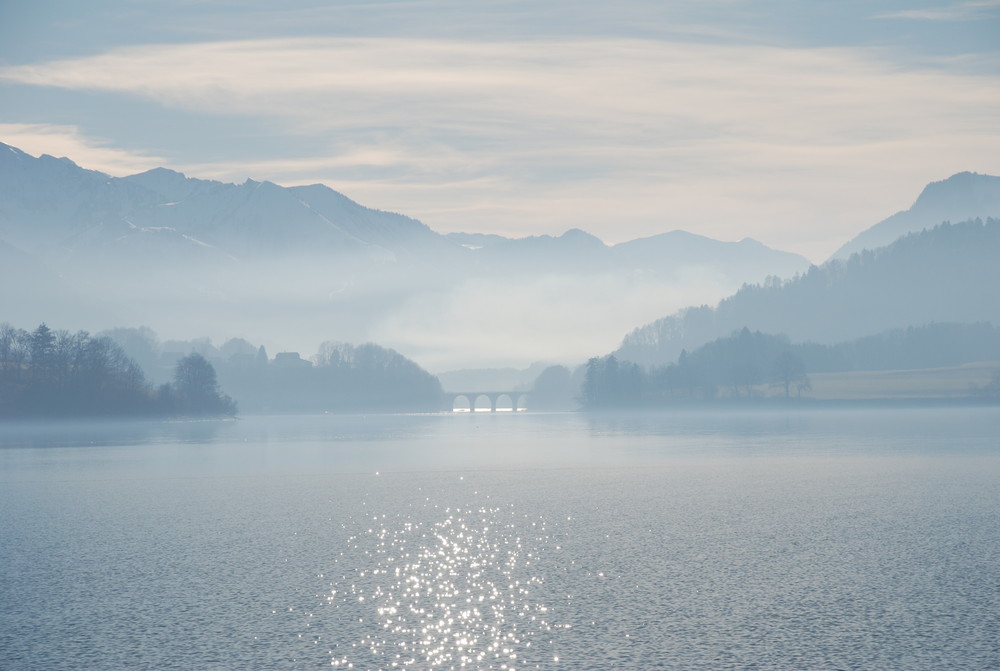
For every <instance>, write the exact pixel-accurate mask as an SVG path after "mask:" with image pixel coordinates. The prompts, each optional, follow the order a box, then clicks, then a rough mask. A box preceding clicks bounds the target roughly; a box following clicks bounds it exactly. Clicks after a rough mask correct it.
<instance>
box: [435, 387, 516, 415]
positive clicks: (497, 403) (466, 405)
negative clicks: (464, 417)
mask: <svg viewBox="0 0 1000 671" xmlns="http://www.w3.org/2000/svg"><path fill="white" fill-rule="evenodd" d="M527 407H528V393H527V392H523V391H472V392H470V391H461V392H450V393H447V394H445V395H444V410H445V411H446V412H470V413H471V412H498V411H499V412H519V411H521V410H525V409H527Z"/></svg>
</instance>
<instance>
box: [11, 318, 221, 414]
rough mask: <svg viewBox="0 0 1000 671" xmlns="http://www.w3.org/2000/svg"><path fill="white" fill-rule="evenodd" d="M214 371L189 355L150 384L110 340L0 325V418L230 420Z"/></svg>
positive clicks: (136, 365) (141, 371)
mask: <svg viewBox="0 0 1000 671" xmlns="http://www.w3.org/2000/svg"><path fill="white" fill-rule="evenodd" d="M235 412H236V405H235V403H234V402H233V401H232V399H230V398H229V397H228V396H226V395H224V394H222V393H221V391H220V389H219V384H218V380H217V378H216V374H215V370H214V368H212V366H211V364H209V363H208V362H207V361H206V360H205V359H204V358H203V357H201V356H200V355H197V354H191V355H189V356H187V357H184V358H182V359H180V360H179V361H178V362H177V365H176V368H175V372H174V377H173V380H172V381H171V382H165V383H163V384H161V385H160V386H158V387H154V386H153V385H152V384H151V383H150V382H149V381H148V380H147V379H146V376H145V374H144V372H143V370H142V368H141V367H140V366H139V364H138V363H136V362H135V361H134V360H133V359H132V358H131V357H129V356H128V355H127V354H126V353H125V351H124V349H123V348H122V347H121V346H120V345H118V344H117V343H116V342H114V341H113V340H112V339H111V338H108V337H100V336H92V335H90V334H89V333H87V332H86V331H78V332H76V333H70V332H69V331H53V330H52V329H50V328H49V327H48V326H47V325H46V324H45V323H42V324H40V325H39V326H38V327H37V328H36V329H35V330H33V331H30V332H29V331H25V330H24V329H18V328H14V327H13V326H11V325H10V324H6V323H3V324H0V416H2V417H72V416H80V417H84V416H87V417H89V416H105V417H110V416H169V415H202V416H203V415H232V414H235Z"/></svg>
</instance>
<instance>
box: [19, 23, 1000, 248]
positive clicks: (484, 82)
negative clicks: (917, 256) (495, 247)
mask: <svg viewBox="0 0 1000 671" xmlns="http://www.w3.org/2000/svg"><path fill="white" fill-rule="evenodd" d="M0 80H5V81H7V82H12V83H19V84H26V85H35V86H46V87H58V88H63V89H71V90H83V91H109V92H114V93H118V94H128V95H132V96H138V97H140V98H143V99H146V100H152V101H155V102H156V103H158V104H160V105H162V106H163V107H165V108H174V109H182V110H185V111H186V112H195V113H200V114H208V115H215V116H218V117H221V118H227V117H231V116H232V115H242V116H245V117H247V118H254V119H267V120H268V124H269V126H270V127H271V128H272V129H276V130H274V132H275V133H276V134H279V135H280V134H285V135H287V136H289V137H300V138H310V140H311V141H312V142H311V144H312V145H313V146H314V147H315V150H314V151H313V152H312V154H311V155H309V156H301V155H300V156H287V157H282V158H280V159H274V158H267V159H255V158H254V157H253V156H250V157H241V160H240V161H239V162H238V163H237V162H229V163H213V164H205V163H200V164H192V165H188V166H172V167H177V168H179V169H182V170H184V171H185V172H188V173H189V174H193V175H194V176H206V177H215V178H219V179H232V180H233V181H241V180H242V179H244V178H246V177H249V176H252V177H254V178H256V179H270V180H272V181H276V182H279V183H303V182H316V181H323V182H326V183H329V184H331V186H334V187H335V188H338V189H340V190H343V191H345V193H347V195H349V196H351V197H353V198H355V199H358V200H360V201H361V202H364V203H365V204H369V205H372V206H375V207H379V208H382V209H391V210H396V211H402V212H406V213H408V214H412V215H414V216H417V217H418V218H421V219H423V220H424V221H425V222H426V223H428V224H430V225H432V226H433V227H434V228H437V229H439V230H493V231H499V230H512V228H513V229H517V227H521V228H522V229H529V230H534V232H538V231H543V230H544V231H551V232H558V231H560V230H565V229H566V228H569V227H572V226H580V227H582V228H585V229H587V230H590V231H592V232H594V233H595V234H597V235H599V236H601V237H602V238H605V239H607V240H609V241H618V240H621V239H627V238H630V237H638V235H637V234H636V233H635V231H636V230H637V227H640V226H645V227H653V226H657V225H659V222H660V221H662V220H663V219H664V218H665V217H667V216H672V217H675V218H676V219H675V220H673V221H670V222H669V223H670V225H671V227H682V228H696V230H698V231H699V232H700V233H703V234H706V235H713V236H715V237H721V238H723V239H738V238H739V237H743V235H745V234H746V231H745V229H746V228H747V227H748V226H749V227H752V228H756V230H758V231H761V230H763V231H766V232H769V233H768V234H767V235H763V234H758V235H757V236H756V237H762V238H764V240H763V241H764V242H766V243H768V244H771V245H773V246H782V245H783V243H784V241H786V240H792V239H796V236H799V238H805V237H806V236H804V235H802V233H801V231H802V228H803V226H802V219H801V217H802V212H803V211H806V212H808V211H812V212H815V211H816V210H821V211H825V212H836V213H837V217H838V218H839V219H840V221H836V222H835V221H831V220H829V219H828V220H826V221H825V222H815V223H816V224H817V225H820V226H821V227H822V226H825V227H826V228H830V227H831V226H832V225H833V224H836V225H839V226H844V225H845V222H847V221H850V222H851V225H852V226H856V229H860V228H862V227H864V226H865V225H870V224H871V223H873V221H877V220H878V219H880V218H882V217H884V216H886V215H887V214H891V213H892V212H891V211H889V212H886V211H885V208H886V205H885V203H886V201H887V195H888V197H890V198H891V197H893V196H898V197H900V198H901V199H902V200H901V202H900V201H893V200H889V202H898V203H899V207H900V208H901V207H905V206H907V205H908V204H909V202H910V201H911V200H912V197H913V193H914V191H915V190H916V189H919V187H920V186H921V185H922V184H924V183H926V182H928V181H932V180H935V179H942V178H944V177H946V176H948V174H950V172H948V171H955V172H957V171H959V170H978V171H982V172H995V170H996V166H995V164H984V158H983V157H990V156H996V155H998V150H1000V89H998V88H997V86H996V80H995V78H992V77H987V76H982V75H975V74H969V73H964V74H961V73H956V72H955V71H949V70H947V69H944V68H942V69H937V70H935V69H923V70H904V69H901V68H900V67H899V66H898V65H897V64H895V63H893V62H891V61H889V60H887V59H886V58H885V57H884V54H883V53H881V52H879V51H874V50H860V49H789V48H776V47H765V46H737V45H731V44H729V45H722V44H694V43H675V42H674V43H671V42H661V41H655V40H638V39H573V40H570V39H559V40H542V39H536V40H532V41H526V42H509V41H506V42H502V41H494V42H489V41H486V42H464V41H447V40H419V39H393V38H350V39H316V38H309V39H276V40H248V41H235V42H214V43H201V44H183V45H156V46H145V47H130V48H125V49H118V50H114V51H110V52H107V53H105V54H101V55H98V56H92V57H88V58H82V59H74V60H64V61H57V62H51V63H43V64H35V65H30V66H16V67H6V68H0ZM81 160H89V159H86V156H85V155H83V154H81ZM987 163H988V161H987ZM887 166H888V167H889V169H890V170H891V172H892V175H893V181H892V183H891V184H887V185H886V189H883V190H882V191H881V193H879V194H877V197H878V200H879V202H880V203H881V204H880V205H876V203H875V200H876V198H875V195H866V196H864V197H861V198H859V199H858V201H864V202H853V201H852V202H844V198H843V196H842V195H841V194H838V195H837V196H836V197H833V196H831V195H830V194H831V191H833V190H834V189H832V188H831V185H838V187H839V185H841V184H845V183H846V184H850V183H853V184H856V185H858V187H859V189H858V190H861V189H860V187H861V186H863V185H865V186H866V185H867V184H868V183H870V182H871V180H873V179H884V177H882V176H881V175H883V174H884V173H885V171H886V169H887ZM250 171H253V172H252V173H250ZM765 196H770V197H771V199H770V200H768V199H767V198H765ZM865 199H867V200H865ZM849 200H850V199H849ZM812 216H813V218H814V219H813V221H815V215H812ZM855 222H856V223H855ZM644 232H655V231H644ZM854 232H856V230H854V229H852V230H850V231H849V234H853V233H854ZM849 234H848V235H845V234H844V233H841V234H839V236H838V237H839V238H841V240H842V239H843V238H844V237H848V236H849ZM768 236H770V237H768ZM798 241H801V240H797V242H798ZM803 244H805V243H803ZM814 244H818V243H814ZM823 244H829V245H830V246H831V247H832V248H830V249H822V250H820V249H818V248H817V249H814V250H803V249H802V248H799V251H804V252H805V253H807V254H812V255H813V256H814V258H822V255H823V253H824V252H827V251H832V249H835V248H836V246H837V245H836V244H835V243H834V242H828V243H823Z"/></svg>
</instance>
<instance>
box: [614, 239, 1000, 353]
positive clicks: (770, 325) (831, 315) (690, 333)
mask: <svg viewBox="0 0 1000 671" xmlns="http://www.w3.org/2000/svg"><path fill="white" fill-rule="evenodd" d="M998 259H1000V219H987V220H986V222H983V221H982V220H975V221H967V222H963V223H959V224H941V225H939V226H936V227H934V228H932V229H930V230H925V231H922V232H920V233H911V234H909V235H906V236H904V237H903V238H900V239H899V240H897V241H896V242H894V243H893V244H891V245H889V246H887V247H883V248H881V249H878V250H875V251H868V250H866V251H864V252H862V253H861V254H855V255H853V256H851V257H850V259H849V260H847V261H841V260H838V259H834V260H831V261H828V262H827V263H825V264H823V265H822V266H813V267H811V268H810V269H809V271H808V272H806V273H803V274H801V275H798V276H796V277H794V278H792V279H790V280H786V281H780V280H777V279H772V280H770V281H768V282H765V283H764V284H754V285H746V286H744V287H743V288H742V289H740V290H739V291H738V292H737V293H735V294H734V295H732V296H730V297H729V298H727V299H725V300H723V301H721V302H720V303H719V304H718V305H717V306H716V307H714V308H712V307H709V306H707V305H702V306H701V307H692V308H688V309H685V310H681V311H679V312H677V313H675V314H673V315H671V316H669V317H665V318H663V319H660V320H657V321H655V322H652V323H650V324H648V325H646V326H643V327H640V328H637V329H635V330H634V331H632V332H631V333H629V334H628V335H627V336H626V337H625V339H624V341H623V342H622V345H621V347H620V348H619V349H618V350H617V351H616V352H615V354H616V356H617V357H618V358H620V359H625V360H628V361H633V362H636V363H642V364H657V365H659V364H665V363H669V362H671V361H674V360H675V359H676V358H677V357H678V355H679V354H680V353H681V351H682V350H684V349H687V350H689V351H691V350H694V349H695V348H697V347H700V346H701V345H703V344H705V343H707V342H710V341H712V340H715V339H717V338H720V337H725V336H728V335H729V334H731V333H733V332H734V331H737V330H740V329H743V328H749V329H750V330H751V331H762V332H765V333H781V334H784V335H785V336H787V337H789V338H790V339H791V340H792V341H793V342H803V341H812V342H816V343H822V344H832V343H836V342H842V341H847V340H852V339H855V338H859V337H862V336H867V335H871V334H875V333H880V332H883V331H887V330H890V329H895V328H906V327H910V326H922V325H925V324H930V323H932V322H951V323H976V322H991V323H994V324H1000V294H998V292H997V287H1000V263H998V262H997V260H998Z"/></svg>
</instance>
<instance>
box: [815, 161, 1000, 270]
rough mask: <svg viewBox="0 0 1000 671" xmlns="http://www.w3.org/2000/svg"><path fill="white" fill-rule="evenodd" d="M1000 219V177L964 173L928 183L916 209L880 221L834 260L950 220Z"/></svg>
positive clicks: (842, 249) (840, 250)
mask: <svg viewBox="0 0 1000 671" xmlns="http://www.w3.org/2000/svg"><path fill="white" fill-rule="evenodd" d="M977 217H978V218H980V219H986V218H988V217H994V218H1000V177H993V176H991V175H979V174H976V173H974V172H960V173H958V174H957V175H952V176H951V177H949V178H948V179H946V180H943V181H940V182H933V183H931V184H928V185H927V186H926V187H925V188H924V190H923V192H921V194H920V196H919V197H918V198H917V200H916V202H915V203H913V206H912V207H911V208H910V209H908V210H905V211H903V212H897V213H896V214H894V215H892V216H891V217H889V218H887V219H884V220H882V221H880V222H879V223H877V224H875V225H874V226H872V227H871V228H869V229H867V230H865V231H864V232H862V233H860V234H859V235H857V236H856V237H855V238H853V239H852V240H851V241H850V242H848V243H847V244H845V245H844V246H843V247H841V248H840V249H838V250H837V251H836V252H835V253H834V254H833V256H832V257H831V258H834V259H847V258H849V257H850V256H851V254H856V253H857V252H860V251H862V250H864V249H876V248H878V247H884V246H885V245H888V244H890V243H891V242H892V241H893V240H896V239H897V238H900V237H902V236H904V235H906V234H907V233H913V232H917V231H922V230H923V229H925V228H933V227H934V226H937V225H938V224H940V223H942V222H945V221H949V222H959V221H967V220H969V219H975V218H977Z"/></svg>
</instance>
